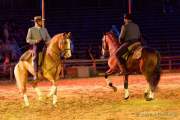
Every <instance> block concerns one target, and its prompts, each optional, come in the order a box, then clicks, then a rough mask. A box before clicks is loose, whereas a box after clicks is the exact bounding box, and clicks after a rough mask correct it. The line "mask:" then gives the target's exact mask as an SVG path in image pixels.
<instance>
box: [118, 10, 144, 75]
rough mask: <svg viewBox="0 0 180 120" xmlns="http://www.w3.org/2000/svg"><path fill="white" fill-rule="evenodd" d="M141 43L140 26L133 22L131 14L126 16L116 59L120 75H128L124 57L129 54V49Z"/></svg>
mask: <svg viewBox="0 0 180 120" xmlns="http://www.w3.org/2000/svg"><path fill="white" fill-rule="evenodd" d="M138 41H141V32H140V29H139V26H138V25H137V24H135V23H134V22H133V21H132V16H131V14H127V15H124V24H123V25H122V27H121V32H120V35H119V42H120V45H121V46H120V47H119V48H118V49H117V51H116V57H117V58H116V59H117V64H118V67H119V69H120V71H121V73H120V74H126V72H127V68H126V65H125V61H124V59H123V58H122V56H123V55H124V54H125V53H126V52H128V47H129V46H130V45H132V44H134V43H135V42H138Z"/></svg>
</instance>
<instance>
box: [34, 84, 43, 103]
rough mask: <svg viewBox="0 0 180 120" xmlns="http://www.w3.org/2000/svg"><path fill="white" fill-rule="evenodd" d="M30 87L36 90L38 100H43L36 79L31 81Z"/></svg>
mask: <svg viewBox="0 0 180 120" xmlns="http://www.w3.org/2000/svg"><path fill="white" fill-rule="evenodd" d="M32 87H33V89H34V90H35V91H36V93H37V96H38V100H39V101H43V95H42V92H41V90H40V89H39V87H37V81H34V82H33V83H32Z"/></svg>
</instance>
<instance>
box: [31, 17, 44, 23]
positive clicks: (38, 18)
mask: <svg viewBox="0 0 180 120" xmlns="http://www.w3.org/2000/svg"><path fill="white" fill-rule="evenodd" d="M38 20H45V19H42V17H41V16H34V19H33V20H32V21H33V22H36V21H38Z"/></svg>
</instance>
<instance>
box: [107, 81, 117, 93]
mask: <svg viewBox="0 0 180 120" xmlns="http://www.w3.org/2000/svg"><path fill="white" fill-rule="evenodd" d="M109 87H111V88H112V89H113V91H114V92H117V88H116V87H115V86H114V85H113V84H112V83H109Z"/></svg>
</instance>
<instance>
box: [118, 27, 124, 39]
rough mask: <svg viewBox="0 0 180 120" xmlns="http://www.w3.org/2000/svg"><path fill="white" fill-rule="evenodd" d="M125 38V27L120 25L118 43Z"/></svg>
mask: <svg viewBox="0 0 180 120" xmlns="http://www.w3.org/2000/svg"><path fill="white" fill-rule="evenodd" d="M124 38H125V27H124V25H122V27H121V33H120V35H119V43H123V42H124Z"/></svg>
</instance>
